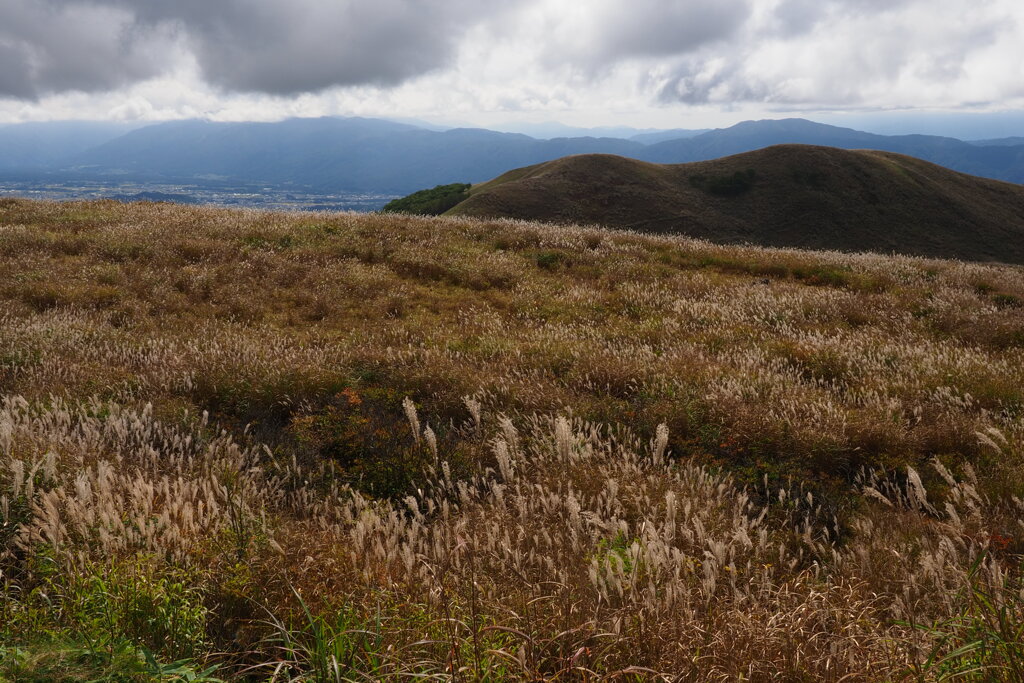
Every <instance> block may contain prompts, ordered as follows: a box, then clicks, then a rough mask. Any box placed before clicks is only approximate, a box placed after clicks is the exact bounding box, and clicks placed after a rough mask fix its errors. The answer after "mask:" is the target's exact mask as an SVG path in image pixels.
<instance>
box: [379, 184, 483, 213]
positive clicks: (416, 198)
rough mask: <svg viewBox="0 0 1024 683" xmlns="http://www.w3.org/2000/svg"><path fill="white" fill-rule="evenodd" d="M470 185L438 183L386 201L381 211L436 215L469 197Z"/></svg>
mask: <svg viewBox="0 0 1024 683" xmlns="http://www.w3.org/2000/svg"><path fill="white" fill-rule="evenodd" d="M470 187H472V186H471V185H470V184H469V183H452V184H450V185H438V186H437V187H434V188H433V189H430V190H420V191H419V192H413V193H412V194H411V195H408V196H406V197H402V198H400V199H395V200H393V201H390V202H388V203H387V204H385V205H384V208H383V209H381V212H382V213H413V214H418V215H421V216H438V215H440V214H442V213H444V212H445V211H447V210H448V209H450V208H452V207H453V206H455V205H456V204H458V203H459V202H461V201H462V200H464V199H466V198H467V197H469V188H470Z"/></svg>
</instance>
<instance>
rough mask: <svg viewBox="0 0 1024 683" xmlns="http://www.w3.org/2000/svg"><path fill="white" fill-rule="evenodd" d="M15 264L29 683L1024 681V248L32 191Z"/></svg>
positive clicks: (19, 215) (0, 295)
mask: <svg viewBox="0 0 1024 683" xmlns="http://www.w3.org/2000/svg"><path fill="white" fill-rule="evenodd" d="M0 268H2V270H3V272H4V273H5V279H4V281H3V282H2V283H0V307H2V309H0V310H2V311H3V313H2V318H0V393H2V394H3V399H2V403H0V585H2V586H3V589H4V593H3V595H2V597H0V679H2V678H3V676H4V675H5V674H6V675H8V676H13V674H11V673H10V670H13V669H12V667H13V668H14V669H17V667H21V669H19V670H22V671H23V670H25V669H26V668H31V666H34V665H33V664H32V661H34V660H32V659H31V657H28V659H25V658H24V657H23V658H22V659H20V660H18V663H17V664H16V665H15V664H10V663H9V661H10V658H9V657H8V658H7V659H5V657H4V652H5V651H6V648H13V647H14V646H18V647H20V648H38V647H41V646H40V645H39V637H40V634H43V633H51V634H58V635H59V637H60V638H64V639H73V640H75V642H88V643H92V645H89V648H90V649H89V651H90V652H91V653H92V654H93V655H95V654H96V652H97V651H99V652H101V653H102V652H106V651H107V650H109V651H110V653H114V652H115V645H116V644H117V643H122V644H123V643H129V644H130V646H131V647H145V648H148V649H150V650H152V651H153V652H154V653H155V654H156V656H157V657H158V658H160V660H161V661H169V660H172V659H178V658H188V659H190V660H192V661H195V662H203V663H204V664H208V663H216V664H218V665H219V666H220V669H219V671H218V674H217V675H219V676H221V677H223V678H232V679H234V678H239V679H244V678H245V677H249V678H250V679H256V680H263V679H271V678H274V677H276V678H274V680H279V681H280V680H379V679H397V678H403V677H408V676H413V675H420V676H423V677H429V678H432V679H437V680H447V679H455V680H539V679H557V680H597V679H619V680H695V681H696V680H701V681H703V680H736V679H738V678H741V677H745V678H746V679H750V680H833V681H839V680H847V681H849V680H892V679H894V678H899V677H905V678H908V679H910V680H932V679H935V678H940V677H942V676H944V675H948V674H951V673H954V672H955V671H956V670H957V669H958V668H966V669H972V670H974V674H973V675H974V677H975V679H976V680H994V679H1007V680H1021V672H1020V667H1021V654H1022V653H1021V651H1020V645H1019V642H1020V638H1019V636H1020V630H1019V629H1020V628H1021V626H1022V624H1024V597H1022V594H1021V592H1020V591H1021V573H1020V572H1021V566H1020V559H1021V553H1022V552H1024V509H1022V504H1021V503H1020V499H1021V497H1022V496H1024V491H1022V490H1021V489H1022V482H1024V478H1022V476H1021V471H1022V470H1021V466H1022V463H1024V459H1022V456H1024V448H1022V443H1024V402H1022V398H1024V393H1022V391H1021V387H1022V386H1024V307H1022V306H1021V305H1020V302H1021V301H1024V273H1022V271H1021V270H1020V269H1019V268H1016V267H1011V266H991V265H979V264H966V263H957V262H950V261H929V260H923V259H914V258H903V257H881V256H876V255H870V254H861V255H848V254H840V253H836V252H800V251H784V250H766V249H758V248H752V247H723V246H715V245H711V244H708V243H705V242H700V241H694V240H689V239H685V238H680V237H658V236H649V235H648V236H643V235H636V234H631V233H626V232H615V231H606V230H602V229H597V228H581V227H576V226H562V227H559V226H546V225H540V224H531V223H524V222H514V221H490V222H484V221H478V220H468V219H453V218H448V219H444V218H442V219H426V218H414V217H405V216H396V215H388V216H380V215H372V216H357V215H350V214H330V215H328V214H276V213H262V212H255V211H228V210H217V209H204V208H194V207H180V206H171V205H162V204H137V205H122V204H117V203H113V202H95V203H75V204H63V205H62V204H51V203H32V202H27V201H12V200H6V201H4V202H3V203H2V204H0ZM406 397H409V399H408V400H406ZM97 643H98V645H97ZM979 643H981V645H979ZM104 648H107V649H106V650H104ZM11 651H14V650H11ZM12 656H13V655H12ZM18 656H20V655H18ZM111 656H113V654H111ZM15 658H16V657H15ZM196 666H197V667H198V666H199V664H197V665H196ZM4 667H6V668H4ZM1015 677H1016V678H1015ZM36 680H45V678H37V679H36Z"/></svg>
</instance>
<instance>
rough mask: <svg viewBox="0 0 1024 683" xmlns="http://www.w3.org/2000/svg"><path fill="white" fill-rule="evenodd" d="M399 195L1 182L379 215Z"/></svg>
mask: <svg viewBox="0 0 1024 683" xmlns="http://www.w3.org/2000/svg"><path fill="white" fill-rule="evenodd" d="M397 196H398V195H394V194H374V193H360V192H355V193H353V192H340V193H320V192H302V191H298V190H284V189H281V188H279V187H266V186H250V185H216V186H214V185H202V184H188V183H185V184H178V183H152V182H124V183H119V182H104V181H66V182H61V181H53V182H42V181H12V180H3V179H0V197H24V198H26V199H47V200H56V201H71V200H81V199H115V200H118V201H123V202H134V201H151V202H174V203H176V204H208V205H214V206H234V207H250V208H257V209H271V210H275V211H358V212H368V211H377V210H378V209H380V208H381V207H382V206H384V205H385V204H387V203H388V202H389V201H391V200H392V199H395V198H396V197H397Z"/></svg>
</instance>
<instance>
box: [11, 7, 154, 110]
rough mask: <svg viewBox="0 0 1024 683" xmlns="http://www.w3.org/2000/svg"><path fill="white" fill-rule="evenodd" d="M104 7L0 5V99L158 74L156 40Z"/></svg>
mask: <svg viewBox="0 0 1024 683" xmlns="http://www.w3.org/2000/svg"><path fill="white" fill-rule="evenodd" d="M131 25H132V15H131V14H130V13H128V12H125V11H124V10H122V9H118V8H116V7H113V6H111V5H109V4H106V5H105V4H100V3H71V2H60V1H56V0H52V1H51V0H3V2H0V97H3V96H8V97H16V98H22V99H31V98H35V97H38V96H39V95H41V94H46V93H50V92H59V91H64V90H80V91H85V92H94V91H102V90H111V89H114V88H117V87H118V86H121V85H123V84H125V83H129V82H132V81H135V80H139V79H142V78H147V77H150V76H154V75H156V74H158V73H159V72H160V71H161V69H162V65H161V57H162V56H161V55H159V54H155V53H154V52H153V50H152V47H153V45H154V44H156V43H158V42H159V41H158V40H154V36H153V35H152V34H151V33H150V32H149V31H145V30H127V29H130V28H131Z"/></svg>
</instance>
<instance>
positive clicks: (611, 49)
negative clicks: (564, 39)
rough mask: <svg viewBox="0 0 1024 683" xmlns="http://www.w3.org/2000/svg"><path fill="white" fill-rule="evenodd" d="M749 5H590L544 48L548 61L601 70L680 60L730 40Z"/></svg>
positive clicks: (690, 0)
mask: <svg viewBox="0 0 1024 683" xmlns="http://www.w3.org/2000/svg"><path fill="white" fill-rule="evenodd" d="M751 2H752V0H686V1H685V2H681V1H680V0H632V2H629V3H624V2H620V1H618V0H591V1H590V2H589V3H588V4H587V5H586V12H585V15H584V16H582V17H579V22H580V23H579V24H575V23H574V24H573V25H572V26H571V27H570V28H569V30H568V33H569V34H570V36H572V37H574V38H576V39H577V40H576V41H575V42H573V41H572V40H570V41H568V45H564V44H553V45H549V46H548V47H547V50H546V52H547V61H549V62H568V63H571V64H573V65H575V66H579V67H582V68H585V69H589V70H599V69H601V68H603V67H607V66H613V65H615V64H616V63H618V62H620V61H622V60H625V59H632V58H638V57H639V58H643V57H667V56H673V55H684V54H687V53H689V52H692V51H693V50H695V49H697V48H699V47H701V46H704V45H708V44H711V43H715V42H718V41H722V40H725V39H728V38H729V37H730V36H732V35H733V34H735V33H736V31H737V30H738V29H740V28H741V27H742V26H743V25H744V23H745V22H746V20H747V18H748V17H749V15H750V5H751Z"/></svg>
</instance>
